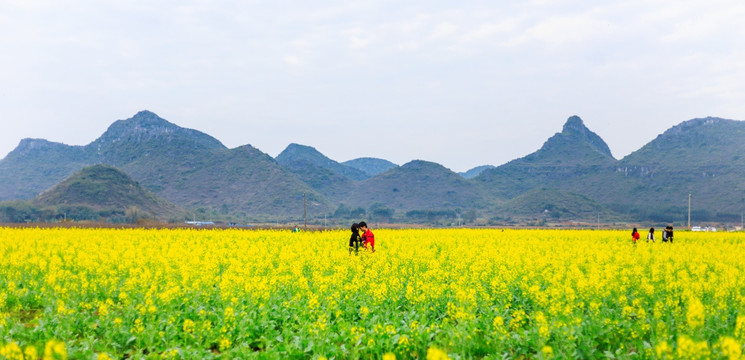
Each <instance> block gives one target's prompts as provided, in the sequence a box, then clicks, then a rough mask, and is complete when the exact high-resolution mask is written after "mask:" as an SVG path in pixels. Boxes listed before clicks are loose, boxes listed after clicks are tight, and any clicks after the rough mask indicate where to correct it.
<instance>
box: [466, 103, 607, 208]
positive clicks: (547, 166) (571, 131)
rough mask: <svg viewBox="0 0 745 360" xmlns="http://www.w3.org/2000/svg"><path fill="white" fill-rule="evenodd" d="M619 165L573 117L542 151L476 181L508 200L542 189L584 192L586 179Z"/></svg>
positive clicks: (545, 144) (510, 163)
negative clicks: (582, 189)
mask: <svg viewBox="0 0 745 360" xmlns="http://www.w3.org/2000/svg"><path fill="white" fill-rule="evenodd" d="M616 162H617V160H616V159H615V158H613V155H611V152H610V149H609V148H608V145H607V144H606V143H605V141H603V139H601V138H600V136H598V135H597V134H595V133H594V132H592V131H590V130H589V129H588V128H587V127H585V125H584V122H583V121H582V119H580V118H579V117H578V116H572V117H570V118H569V119H567V121H566V123H565V124H564V127H563V128H562V131H561V132H559V133H556V134H555V135H553V136H552V137H550V138H549V139H548V140H547V141H546V142H545V143H544V144H543V146H542V147H541V148H540V149H539V150H538V151H536V152H534V153H532V154H529V155H527V156H525V157H523V158H519V159H516V160H512V161H510V162H508V163H507V164H504V165H501V166H498V167H496V168H493V169H487V170H484V171H483V172H482V173H481V174H480V175H478V176H476V177H475V178H474V179H475V180H476V181H478V182H480V183H482V184H484V185H485V186H486V188H487V189H490V190H491V193H492V194H493V195H494V196H498V197H502V198H507V199H510V198H513V197H515V196H517V195H520V194H522V193H524V192H526V191H529V190H531V189H534V188H538V187H547V188H562V189H567V188H568V189H571V190H579V191H581V187H582V184H583V183H582V180H581V179H582V178H584V177H585V176H587V175H589V174H595V173H597V172H600V171H610V170H611V169H613V166H614V165H615V164H616ZM574 185H578V186H577V187H575V186H574Z"/></svg>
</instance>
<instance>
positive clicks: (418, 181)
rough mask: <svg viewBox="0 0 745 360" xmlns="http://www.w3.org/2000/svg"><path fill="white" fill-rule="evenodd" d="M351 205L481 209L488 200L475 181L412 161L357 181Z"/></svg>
mask: <svg viewBox="0 0 745 360" xmlns="http://www.w3.org/2000/svg"><path fill="white" fill-rule="evenodd" d="M346 203H347V204H351V205H353V206H358V205H363V206H364V205H367V206H369V205H370V204H373V203H381V204H384V205H386V206H388V207H391V208H393V209H397V210H406V211H408V210H422V209H455V208H463V209H466V208H479V209H480V208H484V207H486V206H487V205H489V204H490V203H491V202H490V201H489V199H487V198H486V197H485V196H484V193H483V192H482V191H481V189H480V187H479V186H478V184H475V183H471V182H469V181H468V180H466V179H463V178H462V177H461V176H460V175H458V174H456V173H454V172H452V171H450V170H449V169H447V168H445V167H444V166H442V165H439V164H436V163H433V162H428V161H422V160H414V161H411V162H409V163H407V164H404V165H402V166H400V167H397V168H394V169H391V170H389V171H387V172H384V173H382V174H379V175H377V176H375V177H373V178H370V179H368V180H365V181H363V182H361V183H359V184H358V186H357V189H356V190H355V192H354V195H353V196H352V197H350V198H348V199H347V201H346Z"/></svg>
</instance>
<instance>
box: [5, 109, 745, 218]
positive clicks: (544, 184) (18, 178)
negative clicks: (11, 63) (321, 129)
mask: <svg viewBox="0 0 745 360" xmlns="http://www.w3.org/2000/svg"><path fill="white" fill-rule="evenodd" d="M744 136H745V122H743V121H734V120H726V119H720V118H712V117H710V118H703V119H693V120H689V121H685V122H683V123H681V124H679V125H676V126H674V127H673V128H671V129H669V130H667V131H665V132H664V133H663V134H660V135H659V136H658V137H657V138H656V139H654V140H653V141H651V142H650V143H648V144H646V145H645V146H643V147H642V148H641V149H639V150H637V151H635V152H633V153H631V154H630V155H628V156H626V157H624V158H623V159H620V160H619V159H615V158H614V157H613V155H612V154H611V151H610V149H609V148H608V145H607V144H606V143H605V142H604V141H603V140H602V138H600V136H598V135H597V134H595V133H594V132H592V131H590V130H589V129H588V128H587V127H586V126H585V125H584V123H583V121H582V119H580V118H579V117H577V116H572V117H570V118H569V119H568V120H567V121H566V123H565V124H564V126H563V128H562V129H561V131H560V132H558V133H556V134H555V135H553V136H552V137H550V138H549V139H548V140H547V141H546V142H545V143H544V145H543V146H542V147H541V148H540V149H538V150H537V151H536V152H534V153H531V154H528V155H527V156H525V157H522V158H519V159H515V160H513V161H510V162H508V163H506V164H503V165H500V166H491V165H485V166H481V167H478V168H475V169H472V170H471V171H468V172H465V173H461V174H458V173H455V172H453V171H451V170H449V169H447V168H445V167H443V166H442V165H439V164H436V163H432V162H427V161H422V160H414V161H411V162H409V163H406V164H403V165H401V166H399V165H396V164H394V163H391V162H389V161H387V160H384V159H377V158H360V159H354V160H350V161H346V162H344V163H340V162H337V161H335V160H332V159H330V158H328V157H327V156H325V155H323V154H322V153H321V152H319V151H318V150H316V149H315V148H313V147H311V146H307V145H300V144H290V145H289V146H288V147H287V148H286V149H285V150H284V151H282V153H280V154H279V155H278V156H277V157H276V158H272V157H271V156H269V155H267V154H265V153H263V152H262V151H260V150H259V149H256V148H254V147H252V146H250V145H244V146H240V147H237V148H233V149H229V148H227V147H226V146H224V145H223V144H222V143H221V142H220V141H218V140H217V139H215V138H213V137H211V136H209V135H207V134H205V133H202V132H200V131H197V130H192V129H186V128H182V127H179V126H177V125H175V124H173V123H170V122H168V121H166V120H164V119H162V118H160V117H159V116H157V115H156V114H154V113H152V112H150V111H142V112H139V113H137V114H136V115H135V116H133V117H132V118H130V119H126V120H118V121H116V122H114V123H113V124H112V125H111V126H110V127H109V128H108V129H107V131H106V132H104V133H103V134H102V135H101V136H100V137H99V138H98V139H96V140H94V141H93V142H91V143H90V144H88V145H85V146H69V145H65V144H61V143H54V142H50V141H47V140H44V139H23V140H21V142H20V144H19V145H18V146H17V147H16V149H14V150H13V151H12V152H11V153H9V154H8V156H7V157H5V158H4V159H2V160H0V201H9V200H29V201H30V200H31V199H34V198H36V197H37V196H39V194H41V193H43V192H45V191H47V190H48V189H50V188H52V187H53V186H55V185H56V184H58V183H60V182H62V181H65V179H66V178H68V177H69V176H71V175H72V174H73V173H75V172H76V171H78V170H81V169H83V168H85V167H87V166H91V165H96V164H107V165H109V166H111V167H113V168H116V169H119V170H121V171H122V172H123V173H125V174H126V175H127V176H129V177H131V178H132V179H133V181H135V182H136V183H138V184H139V185H141V186H142V187H143V188H144V189H146V190H147V191H149V192H152V193H153V194H154V195H156V196H157V197H160V198H162V199H164V201H166V202H168V203H171V204H175V205H174V206H177V207H179V208H183V209H185V210H184V212H185V213H191V214H192V216H195V215H194V214H200V216H204V217H213V218H214V217H223V218H226V219H227V218H238V219H246V220H251V221H272V220H278V219H287V220H289V219H295V220H296V219H298V218H300V217H302V214H303V211H304V207H303V199H305V200H306V208H305V209H306V210H305V211H306V212H307V213H309V216H310V217H311V218H316V219H318V218H319V217H323V216H335V217H336V218H339V217H342V218H343V217H345V216H350V217H352V216H354V217H360V216H366V217H368V218H370V217H376V218H378V219H379V220H385V221H407V220H408V218H418V219H421V218H422V214H427V219H428V221H434V222H438V221H450V220H452V218H453V217H454V216H455V217H464V218H465V217H466V216H465V214H466V213H468V214H469V216H467V218H470V219H472V221H476V222H479V221H480V222H481V223H494V224H499V223H506V222H510V221H516V219H518V220H519V219H551V220H589V219H595V218H596V217H598V216H603V217H604V218H606V219H618V220H627V221H656V222H673V221H681V220H682V218H683V216H684V213H685V211H686V210H687V202H688V194H689V193H692V194H693V198H694V205H695V206H694V212H693V214H694V215H695V218H697V219H699V220H700V221H734V219H737V220H739V218H740V214H741V212H742V211H743V209H744V208H745V167H744V166H743V165H745V141H743V140H742V139H745V137H744ZM59 201H61V200H59ZM158 211H161V212H164V213H166V212H167V211H165V210H158ZM173 213H174V212H171V215H172V214H173Z"/></svg>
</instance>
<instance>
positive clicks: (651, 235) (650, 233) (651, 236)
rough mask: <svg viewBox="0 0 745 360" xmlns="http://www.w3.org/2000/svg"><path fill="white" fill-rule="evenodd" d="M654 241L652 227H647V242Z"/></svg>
mask: <svg viewBox="0 0 745 360" xmlns="http://www.w3.org/2000/svg"><path fill="white" fill-rule="evenodd" d="M650 241H652V242H654V228H649V234H647V242H650Z"/></svg>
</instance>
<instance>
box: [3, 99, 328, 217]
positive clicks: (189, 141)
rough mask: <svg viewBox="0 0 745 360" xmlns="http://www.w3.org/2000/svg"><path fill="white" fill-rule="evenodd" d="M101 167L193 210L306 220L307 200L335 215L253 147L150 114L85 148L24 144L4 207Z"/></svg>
mask: <svg viewBox="0 0 745 360" xmlns="http://www.w3.org/2000/svg"><path fill="white" fill-rule="evenodd" d="M101 163H106V164H111V165H113V166H115V167H117V168H119V169H121V170H122V171H124V172H125V173H127V174H129V175H130V176H131V177H132V178H133V179H135V180H136V181H137V182H139V183H140V184H141V185H142V186H144V187H145V188H146V189H148V190H149V191H152V192H154V193H155V194H157V195H158V196H160V197H162V198H164V199H166V200H168V201H171V202H173V203H175V204H177V205H180V206H184V207H189V208H192V209H200V208H201V209H219V210H220V211H221V212H223V213H227V212H234V213H238V214H243V215H245V216H248V217H259V218H264V217H266V216H272V217H275V216H290V215H292V216H301V214H302V210H303V204H302V194H304V193H305V194H307V196H308V198H310V199H313V201H314V203H315V204H318V205H317V207H319V208H320V209H323V210H329V209H330V208H331V205H329V204H328V202H327V201H326V200H325V199H324V198H323V196H322V195H320V194H319V193H317V192H316V191H314V190H313V189H311V188H310V187H309V186H308V185H306V184H305V183H304V182H302V181H301V180H299V179H298V178H297V177H296V176H295V175H293V174H292V173H290V172H289V171H287V170H285V169H283V168H282V167H280V166H279V165H278V164H277V163H276V162H275V161H274V159H272V158H271V157H270V156H269V155H267V154H264V153H262V152H261V151H259V150H257V149H255V148H253V147H250V146H244V147H239V148H236V149H228V148H226V147H225V146H223V145H222V144H221V143H220V142H219V141H218V140H216V139H214V138H212V137H211V136H209V135H207V134H204V133H201V132H199V131H196V130H191V129H185V128H182V127H179V126H177V125H175V124H172V123H170V122H168V121H166V120H164V119H162V118H160V117H159V116H157V115H156V114H154V113H152V112H150V111H141V112H139V113H137V114H135V115H134V116H133V117H132V118H130V119H126V120H119V121H116V122H114V123H113V124H112V125H111V126H110V127H109V128H108V129H107V130H106V132H105V133H104V134H102V135H101V136H100V137H99V138H98V139H96V140H95V141H93V142H91V143H90V144H88V145H86V146H82V147H79V146H78V147H76V146H68V145H64V144H57V143H49V142H46V141H41V140H24V141H22V142H21V145H19V147H18V148H17V149H15V150H14V151H13V152H12V153H11V154H10V155H9V156H8V157H6V158H5V159H3V160H0V169H2V171H1V172H0V174H2V175H0V189H2V190H0V191H2V192H0V200H13V199H30V198H33V197H34V196H36V195H37V194H38V193H39V192H41V191H43V190H44V189H47V188H49V187H51V186H52V185H54V184H56V183H57V182H59V181H62V180H63V179H64V178H66V177H67V176H69V175H71V174H72V173H73V172H75V171H77V170H79V169H81V168H83V167H85V166H89V165H94V164H101ZM299 214H300V215H299Z"/></svg>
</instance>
